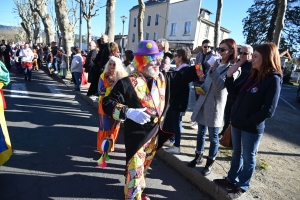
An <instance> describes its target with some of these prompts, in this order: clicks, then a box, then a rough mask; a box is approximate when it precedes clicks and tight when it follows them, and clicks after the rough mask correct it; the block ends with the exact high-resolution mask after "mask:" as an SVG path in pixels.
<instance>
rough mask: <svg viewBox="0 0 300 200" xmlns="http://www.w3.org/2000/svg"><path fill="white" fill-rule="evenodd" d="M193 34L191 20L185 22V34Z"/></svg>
mask: <svg viewBox="0 0 300 200" xmlns="http://www.w3.org/2000/svg"><path fill="white" fill-rule="evenodd" d="M189 34H191V22H185V24H184V35H189Z"/></svg>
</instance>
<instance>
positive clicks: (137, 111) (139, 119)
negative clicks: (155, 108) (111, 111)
mask: <svg viewBox="0 0 300 200" xmlns="http://www.w3.org/2000/svg"><path fill="white" fill-rule="evenodd" d="M145 110H147V108H129V109H128V110H127V111H126V117H127V118H129V119H131V120H132V121H134V122H136V123H138V124H145V123H147V122H150V115H148V114H147V113H145V112H144V111H145Z"/></svg>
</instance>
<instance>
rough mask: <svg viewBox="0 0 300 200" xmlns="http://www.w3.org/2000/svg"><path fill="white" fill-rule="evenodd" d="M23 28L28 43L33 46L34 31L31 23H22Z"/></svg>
mask: <svg viewBox="0 0 300 200" xmlns="http://www.w3.org/2000/svg"><path fill="white" fill-rule="evenodd" d="M21 26H22V27H23V29H24V31H25V33H26V41H27V42H28V43H29V44H31V42H32V31H31V27H30V25H29V23H27V22H25V21H22V22H21Z"/></svg>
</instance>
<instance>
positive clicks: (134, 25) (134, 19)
mask: <svg viewBox="0 0 300 200" xmlns="http://www.w3.org/2000/svg"><path fill="white" fill-rule="evenodd" d="M133 27H136V17H135V18H133Z"/></svg>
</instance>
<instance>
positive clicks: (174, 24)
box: [171, 23, 177, 35]
mask: <svg viewBox="0 0 300 200" xmlns="http://www.w3.org/2000/svg"><path fill="white" fill-rule="evenodd" d="M176 29H177V23H172V24H171V35H175V34H176Z"/></svg>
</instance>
